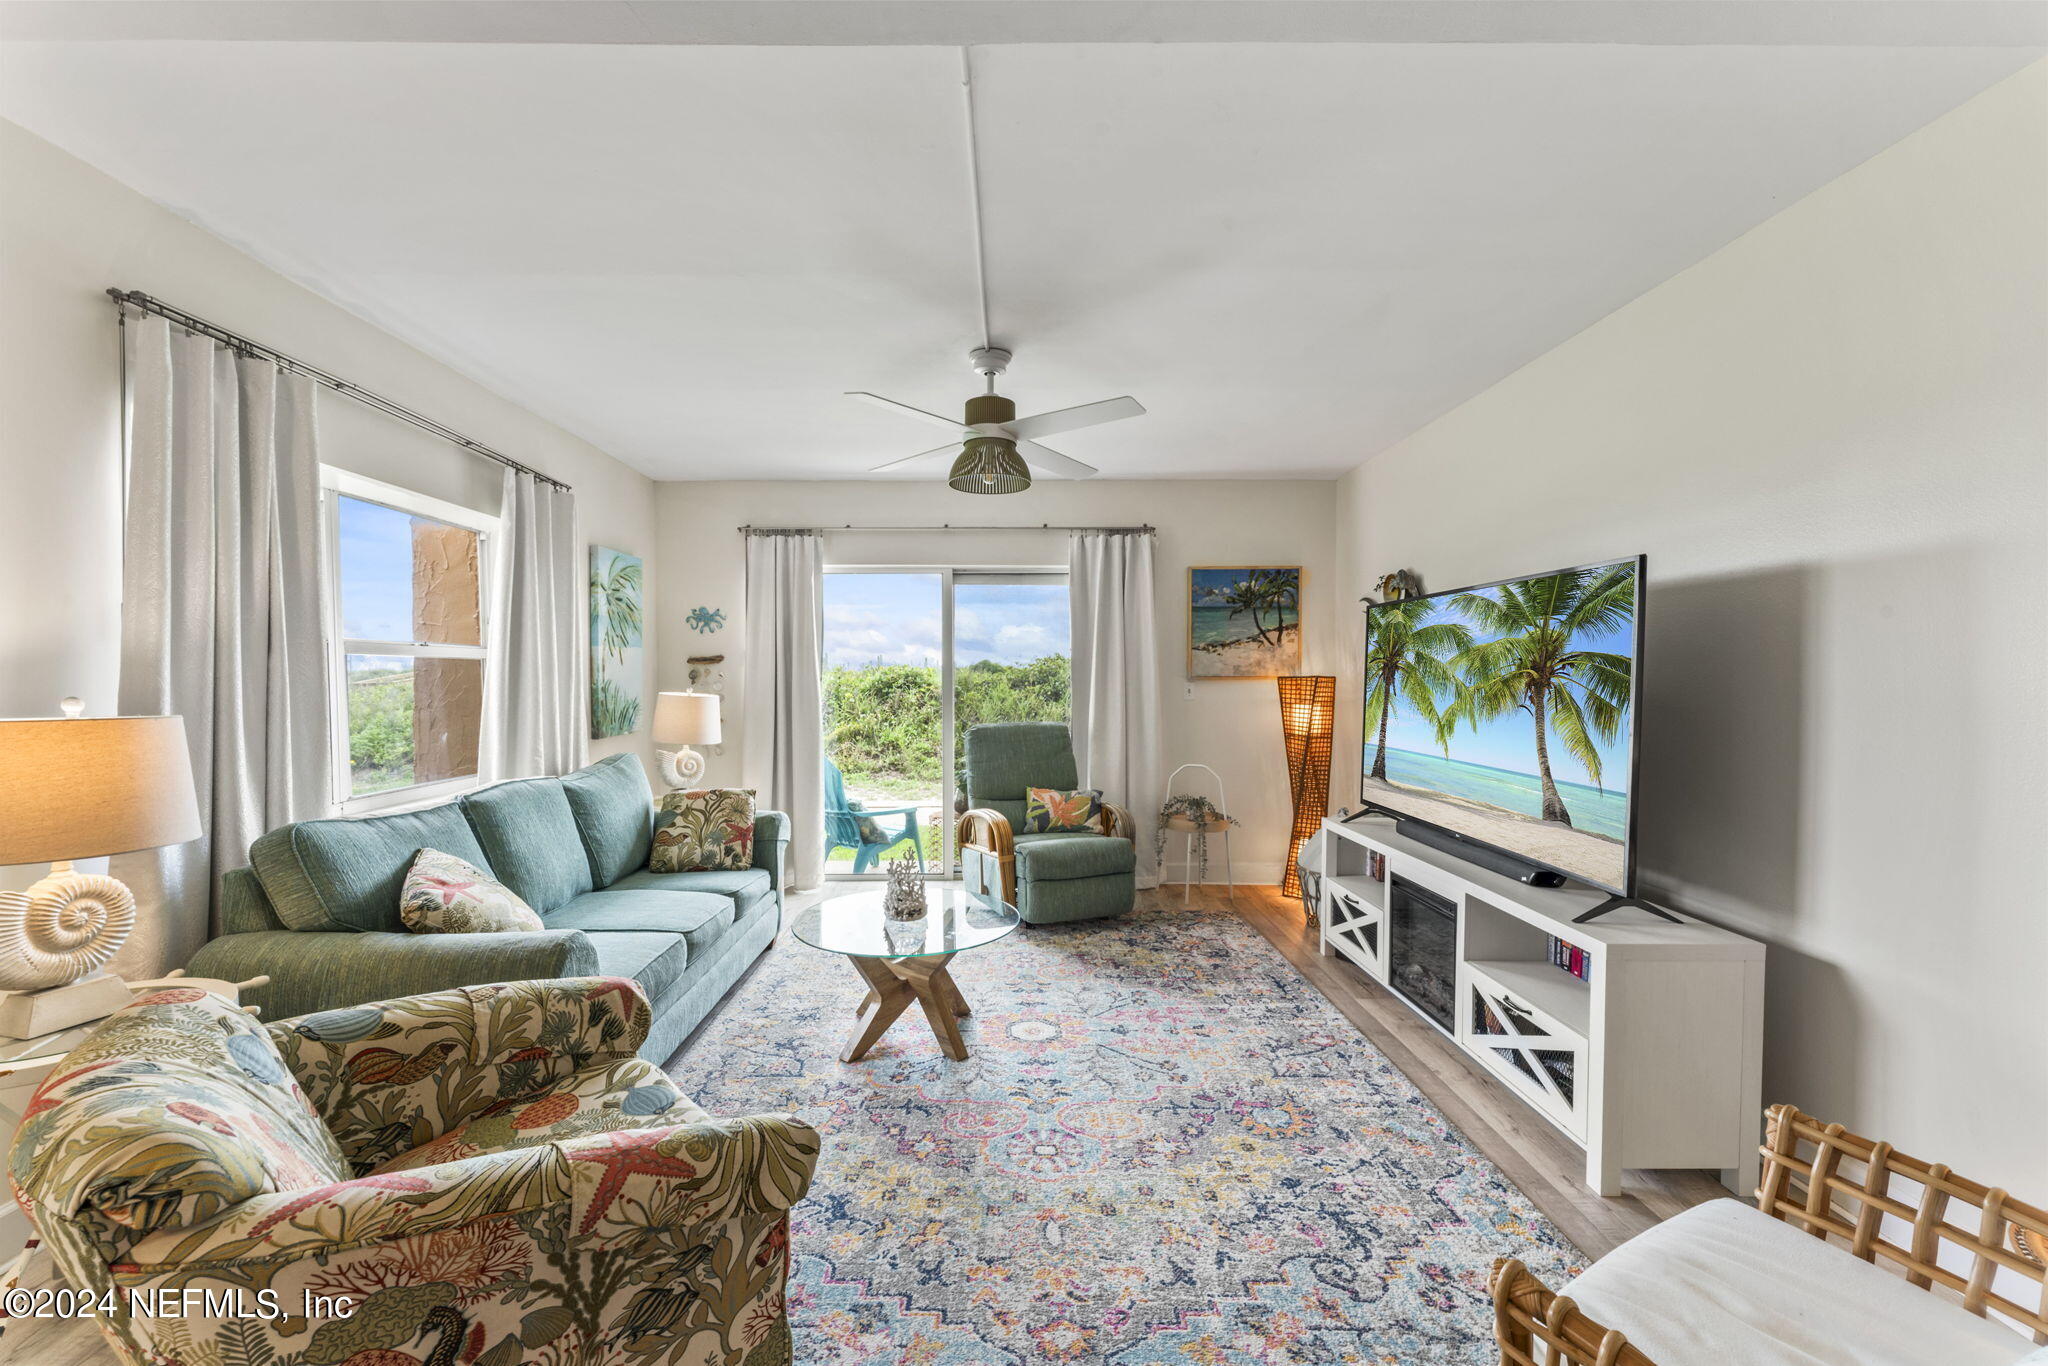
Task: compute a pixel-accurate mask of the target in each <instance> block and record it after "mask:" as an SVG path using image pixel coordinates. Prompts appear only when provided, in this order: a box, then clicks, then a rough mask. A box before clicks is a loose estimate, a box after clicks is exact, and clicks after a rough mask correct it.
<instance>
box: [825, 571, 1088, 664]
mask: <svg viewBox="0 0 2048 1366" xmlns="http://www.w3.org/2000/svg"><path fill="white" fill-rule="evenodd" d="M940 592H941V580H940V578H939V576H938V575H937V574H856V573H837V574H827V575H826V576H825V663H826V664H827V665H844V666H847V667H852V668H858V667H860V666H862V665H865V664H873V663H875V662H876V661H878V660H879V661H880V662H882V663H884V664H918V665H927V666H931V667H937V665H938V662H939V652H940V650H941V648H942V645H943V639H942V623H941V617H940V603H939V597H940ZM953 637H954V648H955V650H956V652H957V653H956V655H955V658H954V664H955V666H956V667H957V666H959V665H965V664H972V663H974V662H975V661H977V660H983V659H991V660H994V661H996V662H997V663H999V664H1026V663H1029V662H1030V661H1032V660H1034V659H1041V658H1043V657H1044V656H1046V655H1064V654H1065V653H1067V644H1068V638H1069V637H1068V630H1067V583H1066V579H1065V578H1064V577H1063V576H1048V578H1047V581H1046V583H1045V585H1044V586H1040V585H1037V584H978V583H972V582H968V581H964V580H963V581H959V582H956V583H955V585H954V590H953Z"/></svg>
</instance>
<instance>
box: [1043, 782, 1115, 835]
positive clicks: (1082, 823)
mask: <svg viewBox="0 0 2048 1366" xmlns="http://www.w3.org/2000/svg"><path fill="white" fill-rule="evenodd" d="M1105 829H1106V821H1105V820H1104V818H1103V814H1102V792H1101V789H1099V788H1093V787H1084V788H1082V789H1081V790H1080V791H1079V792H1061V791H1059V790H1058V789H1056V788H1050V787H1027V788H1025V789H1024V831H1023V833H1025V834H1027V835H1047V834H1051V833H1052V832H1053V831H1056V830H1092V831H1094V832H1095V833H1096V834H1098V835H1100V834H1103V833H1105Z"/></svg>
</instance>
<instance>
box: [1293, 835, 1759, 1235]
mask: <svg viewBox="0 0 2048 1366" xmlns="http://www.w3.org/2000/svg"><path fill="white" fill-rule="evenodd" d="M1323 829H1324V831H1325V832H1326V835H1327V837H1326V838H1325V839H1324V841H1323V849H1322V867H1321V869H1320V871H1321V873H1322V890H1321V897H1322V905H1321V907H1320V909H1321V911H1322V916H1321V919H1322V929H1321V935H1322V951H1323V953H1324V954H1325V955H1330V954H1335V955H1337V956H1339V957H1341V958H1344V959H1346V960H1348V961H1349V962H1351V963H1353V964H1355V965H1356V966H1357V967H1359V968H1360V969H1361V970H1362V971H1364V973H1365V974H1366V975H1367V976H1368V977H1370V978H1372V979H1373V980H1374V981H1375V982H1377V983H1379V984H1380V985H1381V986H1390V984H1389V981H1388V974H1389V970H1390V966H1391V963H1392V954H1391V947H1392V946H1391V943H1390V940H1391V936H1392V934H1393V932H1394V925H1393V923H1392V920H1393V917H1392V915H1391V914H1390V912H1391V903H1390V897H1389V892H1390V890H1391V888H1392V887H1393V884H1394V881H1395V880H1396V879H1399V880H1402V881H1404V882H1407V883H1410V884H1413V885H1414V886H1416V887H1419V888H1421V889H1422V890H1423V891H1425V892H1430V893H1434V894H1435V895H1436V896H1438V897H1441V898H1444V899H1445V900H1447V901H1449V902H1450V903H1451V904H1452V905H1454V906H1455V907H1456V908H1457V913H1458V914H1457V956H1456V986H1455V993H1454V997H1453V1000H1454V1005H1453V1008H1452V1016H1453V1021H1454V1024H1455V1026H1456V1027H1455V1028H1454V1029H1453V1030H1450V1031H1445V1032H1446V1033H1447V1034H1448V1035H1449V1037H1450V1038H1451V1039H1452V1041H1453V1042H1454V1043H1456V1044H1457V1046H1458V1047H1459V1048H1460V1049H1461V1050H1463V1052H1464V1053H1465V1054H1466V1055H1467V1056H1468V1057H1470V1058H1471V1059H1472V1060H1473V1061H1474V1062H1475V1063H1477V1064H1478V1065H1479V1066H1480V1067H1481V1068H1482V1069H1484V1070H1485V1071H1486V1072H1487V1073H1488V1074H1489V1075H1491V1076H1493V1077H1494V1078H1496V1079H1497V1080H1498V1081H1499V1082H1500V1084H1501V1085H1503V1086H1505V1087H1507V1089H1508V1090H1510V1091H1512V1092H1514V1093H1515V1095H1516V1096H1518V1097H1519V1098H1520V1099H1521V1100H1522V1101H1523V1102H1524V1103H1525V1104H1527V1105H1528V1106H1529V1108H1530V1109H1532V1110H1534V1111H1535V1112H1536V1113H1537V1114H1539V1115H1541V1116H1543V1118H1544V1119H1545V1120H1546V1121H1548V1122H1549V1123H1550V1124H1551V1125H1553V1126H1554V1127H1555V1128H1557V1129H1558V1130H1559V1131H1560V1132H1562V1133H1563V1134H1564V1135H1565V1137H1566V1138H1569V1139H1570V1140H1571V1141H1572V1142H1573V1143H1575V1144H1577V1145H1578V1146H1580V1147H1582V1148H1584V1149H1585V1150H1586V1184H1587V1185H1588V1186H1590V1187H1591V1188H1592V1189H1593V1190H1595V1191H1596V1192H1598V1193H1599V1194H1601V1195H1608V1196H1611V1195H1619V1194H1620V1193H1621V1173H1622V1171H1623V1170H1624V1169H1625V1168H1648V1169H1669V1168H1686V1169H1693V1170H1699V1169H1705V1170H1709V1171H1719V1172H1720V1173H1721V1180H1722V1182H1723V1184H1725V1185H1727V1186H1728V1187H1729V1188H1730V1189H1732V1190H1734V1191H1735V1192H1736V1193H1737V1194H1740V1195H1748V1194H1751V1193H1753V1192H1754V1191H1755V1189H1756V1182H1757V1174H1758V1167H1759V1163H1760V1158H1759V1156H1758V1153H1757V1144H1758V1142H1759V1141H1760V1129H1759V1124H1760V1119H1759V1116H1760V1115H1761V1114H1762V1113H1763V1028H1764V946H1763V945H1762V944H1760V943H1758V942H1757V941H1756V940H1754V939H1747V938H1744V937H1743V936H1742V935H1739V934H1734V933H1732V932H1730V931H1728V930H1723V929H1718V928H1716V927H1715V926H1712V925H1708V924H1706V923H1704V922H1703V921H1699V920H1695V919H1693V918H1692V917H1690V916H1683V915H1681V916H1680V917H1679V919H1678V921H1677V922H1675V923H1674V922H1671V921H1666V920H1662V919H1658V918H1657V917H1655V916H1653V915H1651V914H1649V913H1647V912H1645V911H1642V910H1638V909H1632V908H1631V909H1622V910H1617V911H1614V912H1611V913H1609V914H1607V915H1604V916H1602V917H1601V918H1600V919H1598V920H1594V921H1590V922H1588V923H1586V924H1583V925H1581V924H1578V923H1576V922H1575V921H1574V920H1573V917H1574V916H1576V915H1579V914H1580V913H1582V912H1584V911H1586V910H1589V909H1591V908H1592V907H1593V906H1594V905H1596V904H1598V903H1599V902H1600V901H1602V900H1604V899H1605V894H1604V893H1601V892H1598V891H1595V890H1592V889H1590V888H1577V887H1561V888H1544V887H1530V886H1526V885H1524V884H1522V883H1519V882H1516V881H1515V880H1514V879H1512V878H1508V877H1503V876H1501V875H1500V874H1498V873H1494V872H1490V871H1488V870H1487V869H1484V868H1481V867H1479V866H1478V865H1477V864H1472V863H1467V862H1465V861H1464V860H1462V859H1459V858H1455V857H1453V856H1452V855H1449V854H1445V853H1443V852H1441V851H1439V850H1436V849H1433V848H1431V847H1429V846H1428V845H1425V844H1419V843H1417V842H1416V841H1414V840H1411V839H1406V838H1404V837H1402V836H1401V835H1399V834H1397V833H1395V830H1394V823H1393V822H1392V821H1391V820H1389V819H1387V818H1385V817H1381V816H1369V817H1361V818H1359V819H1356V820H1353V821H1350V822H1348V823H1347V822H1343V821H1336V820H1326V821H1324V822H1323ZM1374 854H1377V855H1380V856H1381V857H1383V858H1384V860H1385V863H1384V866H1383V868H1382V870H1381V871H1382V872H1383V874H1384V876H1382V877H1375V876H1373V875H1372V871H1371V870H1372V859H1371V857H1370V856H1371V855H1374ZM1550 936H1555V937H1557V938H1559V939H1562V940H1564V941H1566V942H1567V943H1569V944H1572V945H1576V946H1577V947H1578V948H1580V949H1582V950H1584V951H1585V954H1586V956H1587V958H1588V959H1589V960H1590V962H1591V968H1590V971H1589V973H1588V976H1587V978H1586V979H1585V980H1581V979H1580V978H1578V977H1575V976H1573V975H1572V974H1571V973H1569V972H1567V971H1565V970H1564V969H1563V968H1560V967H1557V966H1554V965H1553V964H1552V963H1551V962H1550V959H1549V937H1550ZM1390 990H1391V991H1392V994H1393V995H1394V997H1395V999H1397V1000H1400V1001H1401V1002H1402V1004H1404V1005H1409V1006H1410V1008H1411V1009H1415V1011H1416V1014H1417V1016H1418V1017H1420V1018H1422V1019H1424V1020H1426V1021H1427V1022H1428V1023H1429V1024H1431V1025H1432V1026H1434V1027H1436V1028H1437V1029H1439V1030H1442V1028H1443V1027H1442V1025H1441V1024H1440V1023H1439V1022H1438V1021H1436V1020H1435V1019H1433V1018H1431V1017H1430V1016H1429V1015H1427V1014H1425V1013H1424V1012H1423V1011H1422V1010H1421V1009H1420V1008H1417V1007H1415V1006H1414V1005H1413V1003H1412V1002H1411V1001H1409V1000H1408V998H1407V997H1406V996H1404V995H1403V994H1402V993H1401V992H1400V990H1398V989H1397V988H1393V987H1390Z"/></svg>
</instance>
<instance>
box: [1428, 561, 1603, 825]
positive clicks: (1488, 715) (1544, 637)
mask: <svg viewBox="0 0 2048 1366" xmlns="http://www.w3.org/2000/svg"><path fill="white" fill-rule="evenodd" d="M1451 606H1452V608H1453V609H1454V610H1456V611H1459V612H1462V613H1463V614H1464V615H1466V616H1467V617H1470V618H1471V619H1472V622H1473V624H1474V625H1476V626H1477V627H1478V628H1479V629H1480V630H1482V631H1485V632H1488V633H1491V634H1493V635H1494V639H1492V640H1489V641H1485V642H1483V643H1481V644H1477V645H1473V646H1471V647H1470V648H1468V649H1467V650H1465V651H1464V652H1463V653H1461V654H1460V655H1459V656H1458V658H1457V660H1456V665H1457V668H1458V672H1459V675H1460V687H1459V690H1458V700H1457V701H1455V702H1453V703H1452V704H1451V707H1450V714H1449V716H1448V717H1447V720H1448V722H1449V724H1450V725H1452V726H1455V725H1456V724H1457V722H1458V721H1459V720H1462V719H1465V718H1468V717H1469V718H1470V719H1471V720H1473V721H1474V722H1478V721H1490V720H1492V719H1493V718H1495V717H1498V716H1505V715H1506V714H1508V713H1509V712H1513V711H1523V712H1527V713H1528V715H1529V718H1530V720H1531V722H1532V723H1533V724H1534V726H1535V737H1536V772H1537V775H1538V776H1539V777H1540V778H1541V779H1542V782H1543V819H1544V820H1547V821H1561V822H1563V823H1564V824H1566V825H1570V824H1571V823H1572V818H1571V813H1570V811H1569V810H1567V809H1566V807H1565V804H1564V798H1563V797H1561V796H1559V795H1558V791H1557V781H1556V779H1555V777H1554V776H1553V775H1552V773H1551V767H1550V734H1551V732H1552V731H1553V730H1555V732H1556V734H1557V738H1558V740H1559V742H1560V743H1562V744H1563V745H1564V747H1565V748H1566V749H1567V750H1568V751H1570V753H1571V755H1572V757H1573V758H1575V759H1577V760H1578V761H1579V763H1580V764H1581V765H1583V766H1584V768H1585V770H1586V773H1587V774H1588V776H1590V777H1591V778H1592V780H1593V783H1594V785H1595V786H1596V787H1597V786H1601V785H1602V782H1601V773H1602V768H1603V765H1602V762H1601V758H1600V750H1599V747H1598V746H1597V745H1596V744H1595V743H1594V736H1596V735H1597V736H1598V737H1599V738H1600V739H1603V740H1608V741H1612V740H1614V739H1615V738H1616V737H1617V736H1618V735H1619V734H1620V732H1621V723H1622V718H1623V717H1624V716H1626V715H1627V713H1628V703H1629V695H1630V688H1631V686H1632V683H1631V679H1632V673H1633V662H1632V661H1631V660H1630V659H1629V657H1628V656H1627V655H1625V654H1616V653H1614V652H1613V651H1610V650H1590V649H1581V648H1578V642H1580V641H1582V640H1584V639H1586V638H1587V637H1588V636H1590V635H1593V634H1595V633H1599V632H1611V631H1613V630H1615V629H1617V628H1621V627H1625V626H1627V625H1628V624H1629V623H1631V622H1632V621H1633V620H1634V618H1635V610H1636V584H1635V568H1634V566H1632V565H1631V566H1627V567H1622V566H1610V567H1608V568H1606V569H1601V570H1582V569H1575V570H1570V571H1568V572H1566V573H1563V574H1552V575H1550V576H1549V577H1547V578H1541V579H1525V580H1523V581H1522V582H1521V583H1511V584H1506V585H1504V586H1502V587H1500V588H1497V589H1493V590H1491V591H1490V592H1487V593H1461V594H1459V595H1458V596H1457V597H1455V598H1453V599H1452V600H1451Z"/></svg>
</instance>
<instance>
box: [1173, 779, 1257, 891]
mask: <svg viewBox="0 0 2048 1366" xmlns="http://www.w3.org/2000/svg"><path fill="white" fill-rule="evenodd" d="M1237 823H1238V822H1237V817H1235V816H1231V815H1226V814H1225V813H1224V812H1223V810H1222V809H1221V808H1220V807H1218V806H1217V805H1216V803H1214V802H1212V801H1210V800H1209V799H1208V798H1207V797H1204V796H1202V795H1201V794H1199V793H1193V792H1176V793H1174V794H1173V795H1172V796H1170V797H1168V798H1167V799H1166V800H1165V801H1163V802H1161V803H1160V804H1159V826H1158V828H1157V829H1156V830H1154V831H1153V833H1152V854H1153V857H1154V858H1156V859H1158V860H1159V861H1160V862H1162V863H1163V862H1165V860H1166V833H1167V831H1168V830H1169V829H1174V830H1181V831H1185V832H1187V833H1189V834H1192V835H1193V836H1194V837H1195V867H1196V873H1195V881H1197V882H1207V881H1208V880H1209V832H1210V831H1212V830H1221V829H1223V828H1224V827H1225V826H1230V825H1236V824H1237Z"/></svg>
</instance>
